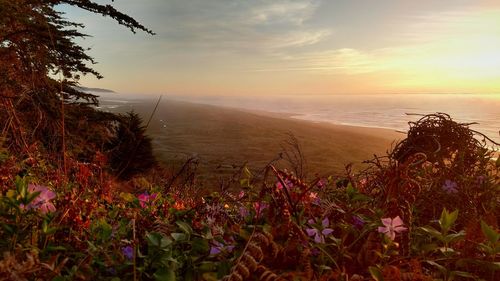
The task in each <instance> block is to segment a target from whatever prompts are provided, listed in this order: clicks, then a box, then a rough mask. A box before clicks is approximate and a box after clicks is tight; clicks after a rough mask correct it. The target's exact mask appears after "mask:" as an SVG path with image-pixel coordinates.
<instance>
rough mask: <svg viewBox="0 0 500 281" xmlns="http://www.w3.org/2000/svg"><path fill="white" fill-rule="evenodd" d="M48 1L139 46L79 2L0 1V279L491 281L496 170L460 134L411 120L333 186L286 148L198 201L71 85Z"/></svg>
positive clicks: (486, 154) (75, 69)
mask: <svg viewBox="0 0 500 281" xmlns="http://www.w3.org/2000/svg"><path fill="white" fill-rule="evenodd" d="M59 4H68V5H72V6H76V7H79V8H82V9H85V10H88V11H90V12H94V13H98V14H102V15H104V16H109V17H111V18H113V19H115V20H116V21H117V22H118V23H120V24H122V25H125V26H126V27H128V28H130V29H132V30H133V31H134V30H142V31H145V32H149V33H152V32H151V31H150V30H148V29H147V28H145V27H143V26H142V25H140V24H139V23H138V22H136V21H135V20H134V19H132V18H130V17H129V16H127V15H125V14H122V13H120V12H119V11H117V10H115V9H114V8H113V7H112V6H110V5H101V4H97V3H95V2H93V1H89V0H71V1H69V0H40V1H31V0H0V40H1V41H0V101H1V103H0V109H1V110H0V120H2V124H1V125H2V131H1V137H0V144H1V145H0V191H1V194H0V226H1V228H0V251H1V252H2V254H3V256H2V259H1V260H0V280H122V279H123V280H218V279H223V280H370V279H375V280H465V279H473V280H498V279H500V278H499V277H500V276H499V267H500V263H499V251H500V245H499V238H500V234H499V232H498V219H499V216H498V214H499V209H498V203H499V201H500V200H499V196H500V195H499V194H500V193H499V190H498V189H499V186H500V179H499V173H498V169H499V168H500V161H499V160H494V158H493V155H494V154H493V153H494V152H492V151H491V150H489V149H488V147H487V139H485V137H484V136H482V135H480V134H478V133H475V132H474V131H472V130H470V129H469V128H468V125H467V124H458V123H456V122H454V121H453V120H451V118H449V116H447V115H445V114H435V115H429V116H424V117H423V118H422V119H420V120H419V121H417V122H415V123H410V130H409V132H408V138H407V139H406V140H404V141H403V142H401V143H399V144H398V145H397V146H396V147H395V149H394V150H393V152H391V153H389V155H387V156H386V157H383V158H375V159H373V160H372V161H368V163H369V164H370V168H368V169H367V170H365V171H362V172H357V173H353V172H352V171H351V169H350V168H349V167H347V169H346V174H345V175H344V176H342V177H334V176H331V177H326V178H322V177H319V178H316V179H309V178H304V176H303V175H305V174H306V171H304V169H303V167H304V166H303V165H302V164H303V163H302V160H303V157H302V155H301V153H300V150H296V151H293V150H292V151H289V154H287V155H288V157H287V158H288V160H289V162H290V163H289V164H290V165H289V171H286V170H284V169H279V168H277V167H275V166H271V165H270V166H269V167H268V168H267V169H266V170H265V171H263V172H262V173H255V174H252V173H251V172H250V170H249V169H248V168H245V167H243V168H242V169H241V173H239V174H237V175H235V176H234V177H233V178H231V179H228V180H226V181H223V182H222V183H221V184H220V185H219V186H217V187H214V189H213V190H215V191H214V192H213V193H212V194H209V195H207V194H206V192H202V191H200V190H198V189H197V186H198V183H197V182H196V179H197V177H196V173H194V172H193V170H192V169H191V166H190V165H191V162H188V163H186V165H184V166H183V167H182V168H181V169H180V171H179V172H177V173H174V174H173V176H165V175H166V174H169V171H165V170H162V169H161V168H159V167H156V168H155V166H154V164H155V163H154V158H153V156H152V152H151V143H150V140H149V139H148V138H147V137H146V136H145V135H144V132H145V128H144V127H143V126H142V124H141V120H140V118H139V117H138V116H137V114H134V113H130V114H127V115H115V114H110V113H105V112H100V111H98V110H96V108H95V105H97V99H96V97H95V96H93V95H90V94H87V93H85V92H84V91H82V89H81V88H77V87H76V86H77V85H78V79H79V77H80V75H85V74H90V75H95V76H97V77H100V75H99V73H97V72H96V71H94V70H93V69H91V68H89V67H88V66H87V65H86V63H93V60H92V58H90V57H89V56H87V55H86V54H85V50H84V49H83V48H81V47H80V46H78V45H77V44H75V43H74V40H75V39H77V38H82V37H84V36H86V35H84V34H82V33H80V32H79V31H78V28H79V27H81V25H79V24H76V23H73V22H70V21H67V20H66V19H64V18H63V16H62V14H60V13H58V12H56V10H55V9H54V7H55V6H56V5H59ZM56 77H57V78H58V79H57V80H56ZM292 143H293V142H292ZM292 147H295V148H298V147H299V146H293V145H292ZM494 149H497V147H496V146H494ZM332 161H335V160H334V159H332ZM325 164H326V163H325ZM125 185H126V186H125ZM126 190H129V191H132V192H126Z"/></svg>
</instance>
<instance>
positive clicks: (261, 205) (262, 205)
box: [253, 202, 269, 217]
mask: <svg viewBox="0 0 500 281" xmlns="http://www.w3.org/2000/svg"><path fill="white" fill-rule="evenodd" d="M267 207H269V205H268V204H267V203H263V202H254V203H253V208H254V209H255V213H256V214H255V215H256V216H257V217H260V215H261V214H262V211H264V209H265V208H267Z"/></svg>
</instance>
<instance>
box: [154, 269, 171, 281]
mask: <svg viewBox="0 0 500 281" xmlns="http://www.w3.org/2000/svg"><path fill="white" fill-rule="evenodd" d="M153 277H154V278H155V280H157V281H175V272H174V271H173V270H172V269H170V268H160V269H158V270H157V271H156V272H155V273H154V274H153Z"/></svg>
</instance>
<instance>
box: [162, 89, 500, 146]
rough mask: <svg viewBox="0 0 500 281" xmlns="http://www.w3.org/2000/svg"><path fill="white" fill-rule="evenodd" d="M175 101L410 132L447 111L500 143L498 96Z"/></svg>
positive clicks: (314, 97)
mask: <svg viewBox="0 0 500 281" xmlns="http://www.w3.org/2000/svg"><path fill="white" fill-rule="evenodd" d="M167 98H173V99H177V100H184V101H191V102H196V103H202V104H209V105H216V106H225V107H232V108H238V109H245V110H258V111H267V112H274V113H286V114H289V115H290V116H291V117H292V118H297V119H303V120H308V121H312V122H329V123H334V124H340V125H351V126H361V127H374V128H388V129H394V130H398V131H404V132H406V131H407V130H408V122H409V121H416V120H418V119H419V118H420V117H421V116H418V115H414V114H429V113H436V112H443V113H447V114H449V115H450V116H451V117H452V118H453V119H454V120H456V121H457V122H463V123H473V122H474V123H477V124H473V125H471V126H470V128H471V129H473V130H476V131H479V132H481V133H483V134H485V135H486V136H488V137H490V138H491V139H493V140H494V141H496V142H498V143H500V131H499V130H500V94H490V95H473V94H377V95H331V96H326V95H293V96H292V95H281V96H254V97H240V96H198V97H196V98H192V97H183V96H173V97H168V96H167Z"/></svg>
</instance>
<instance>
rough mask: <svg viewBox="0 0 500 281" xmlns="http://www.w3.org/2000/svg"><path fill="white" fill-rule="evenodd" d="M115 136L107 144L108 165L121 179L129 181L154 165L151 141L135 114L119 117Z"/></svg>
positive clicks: (130, 113)
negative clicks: (108, 152) (108, 151)
mask: <svg viewBox="0 0 500 281" xmlns="http://www.w3.org/2000/svg"><path fill="white" fill-rule="evenodd" d="M120 118H121V120H120V125H119V126H118V130H117V132H116V136H115V137H114V138H113V139H112V140H111V142H110V143H109V149H110V154H109V164H110V166H111V168H112V169H113V171H114V172H115V174H117V175H118V177H119V178H121V179H130V178H131V177H133V176H134V175H136V174H138V173H141V172H145V171H147V170H148V169H150V168H151V167H152V166H153V165H154V164H155V158H154V157H153V147H152V144H151V139H150V138H149V137H148V136H146V128H145V127H144V126H143V125H142V120H141V118H140V117H139V115H138V114H137V113H134V112H129V113H127V114H126V115H121V116H120Z"/></svg>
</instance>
